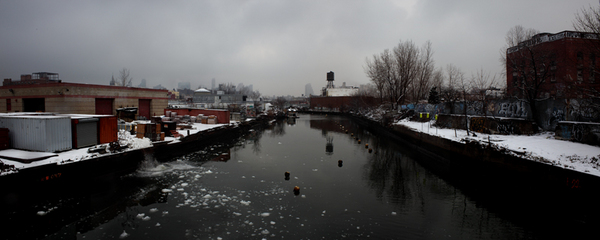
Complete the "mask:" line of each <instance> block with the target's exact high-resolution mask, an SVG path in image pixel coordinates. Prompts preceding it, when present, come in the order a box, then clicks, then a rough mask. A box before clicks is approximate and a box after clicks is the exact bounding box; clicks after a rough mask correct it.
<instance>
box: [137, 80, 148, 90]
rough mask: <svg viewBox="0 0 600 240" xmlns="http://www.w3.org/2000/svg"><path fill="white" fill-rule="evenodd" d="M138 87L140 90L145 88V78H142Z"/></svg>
mask: <svg viewBox="0 0 600 240" xmlns="http://www.w3.org/2000/svg"><path fill="white" fill-rule="evenodd" d="M138 87H140V88H145V87H146V79H145V78H142V82H141V83H140V85H138Z"/></svg>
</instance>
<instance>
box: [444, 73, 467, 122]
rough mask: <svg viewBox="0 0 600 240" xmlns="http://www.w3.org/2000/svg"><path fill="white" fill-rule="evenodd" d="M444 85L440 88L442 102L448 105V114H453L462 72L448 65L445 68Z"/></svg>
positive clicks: (458, 98) (457, 99)
mask: <svg viewBox="0 0 600 240" xmlns="http://www.w3.org/2000/svg"><path fill="white" fill-rule="evenodd" d="M446 74H447V76H446V79H445V80H446V85H445V86H443V87H442V94H441V95H442V97H443V98H444V102H446V103H448V104H450V113H454V104H455V103H456V102H457V101H459V100H460V91H459V84H460V79H461V77H463V76H464V74H463V72H462V71H461V70H460V69H459V68H458V67H456V66H454V65H452V64H448V66H446Z"/></svg>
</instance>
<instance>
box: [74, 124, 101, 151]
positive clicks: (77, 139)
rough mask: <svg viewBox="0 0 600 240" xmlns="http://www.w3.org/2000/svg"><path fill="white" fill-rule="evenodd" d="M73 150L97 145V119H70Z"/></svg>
mask: <svg viewBox="0 0 600 240" xmlns="http://www.w3.org/2000/svg"><path fill="white" fill-rule="evenodd" d="M71 133H72V138H73V148H82V147H89V146H94V145H97V144H98V137H97V136H98V118H90V117H71Z"/></svg>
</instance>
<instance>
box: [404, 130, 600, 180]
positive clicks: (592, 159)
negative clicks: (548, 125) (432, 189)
mask: <svg viewBox="0 0 600 240" xmlns="http://www.w3.org/2000/svg"><path fill="white" fill-rule="evenodd" d="M396 124H398V125H404V126H407V127H409V128H411V129H413V130H414V131H418V132H423V133H426V134H429V135H433V136H438V137H442V138H446V139H450V140H453V141H456V142H461V141H463V140H464V139H469V140H474V141H480V142H482V143H485V144H492V145H496V146H498V147H501V148H506V149H508V150H511V151H513V152H518V153H523V156H522V157H523V158H526V159H529V160H533V161H538V162H544V163H547V164H551V165H554V166H559V167H564V168H570V169H573V170H576V171H579V172H585V173H588V174H592V175H595V176H600V147H596V146H591V145H587V144H582V143H575V142H570V141H565V140H558V139H555V138H554V133H552V132H544V133H540V134H537V135H533V136H526V135H491V134H484V133H475V134H476V135H477V136H467V131H466V130H460V129H456V130H455V129H445V128H436V127H434V126H433V123H428V122H425V123H420V122H411V121H408V120H401V121H398V122H397V123H396ZM515 154H516V153H515Z"/></svg>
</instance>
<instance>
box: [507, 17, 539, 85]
mask: <svg viewBox="0 0 600 240" xmlns="http://www.w3.org/2000/svg"><path fill="white" fill-rule="evenodd" d="M538 33H539V31H538V30H536V29H533V28H525V27H523V26H521V25H516V26H514V27H513V28H511V29H510V30H508V32H507V33H506V36H505V37H504V40H505V42H506V43H505V45H504V46H503V47H502V48H501V49H500V63H501V64H502V65H503V66H504V68H503V69H502V73H503V74H504V76H506V67H507V61H506V51H507V50H508V49H509V48H512V47H516V46H518V45H519V43H521V42H524V41H527V40H529V39H531V38H532V37H533V36H535V35H536V34H538Z"/></svg>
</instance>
